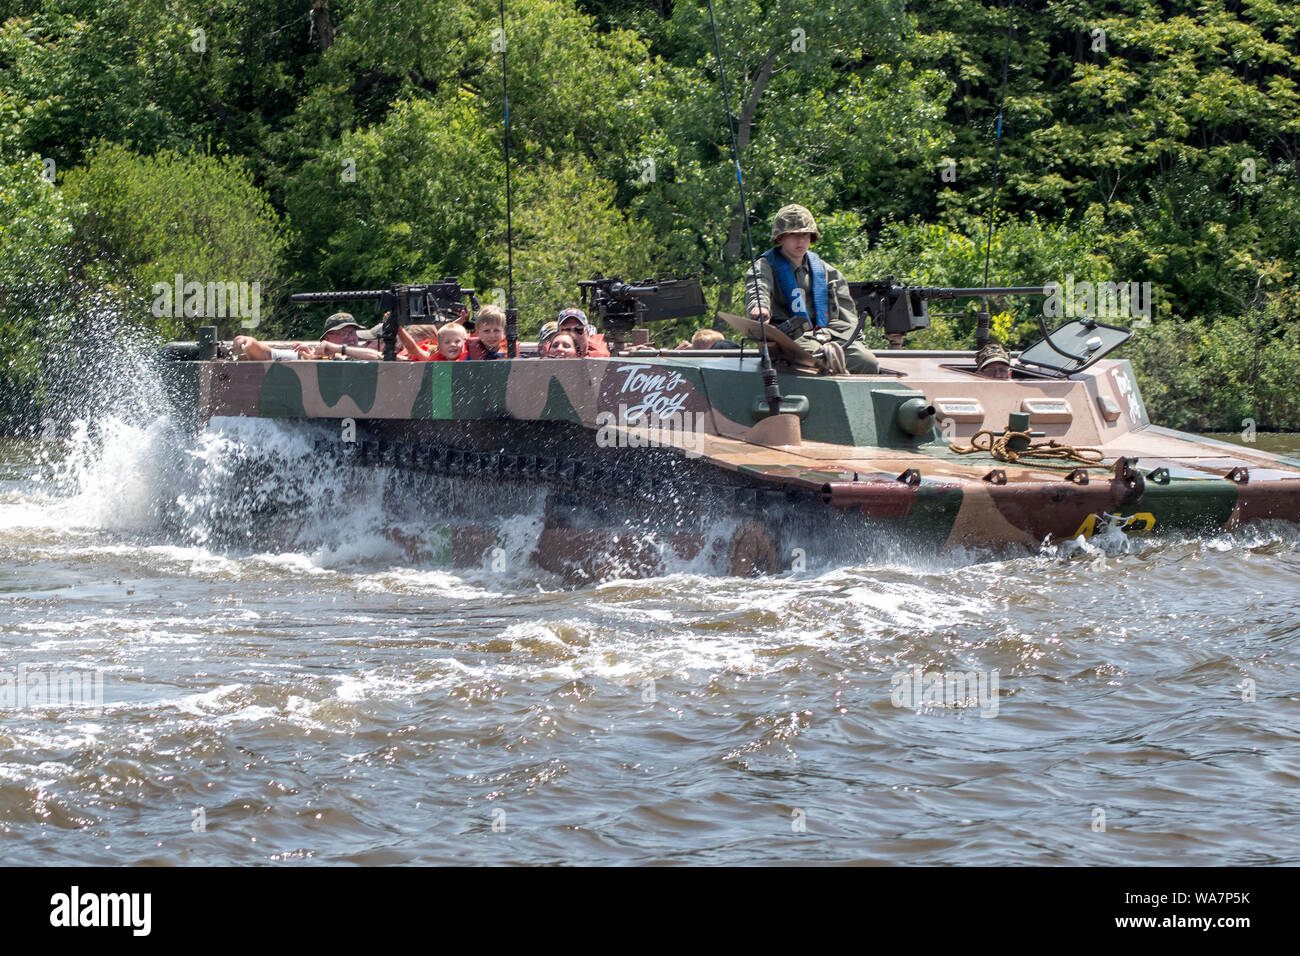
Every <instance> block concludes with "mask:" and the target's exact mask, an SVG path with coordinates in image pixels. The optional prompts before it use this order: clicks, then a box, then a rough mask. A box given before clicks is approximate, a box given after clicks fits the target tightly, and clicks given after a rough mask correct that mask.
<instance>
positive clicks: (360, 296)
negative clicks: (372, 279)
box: [289, 289, 388, 303]
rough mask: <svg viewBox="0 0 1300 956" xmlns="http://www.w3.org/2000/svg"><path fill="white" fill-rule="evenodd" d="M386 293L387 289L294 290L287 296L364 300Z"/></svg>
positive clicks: (293, 299)
mask: <svg viewBox="0 0 1300 956" xmlns="http://www.w3.org/2000/svg"><path fill="white" fill-rule="evenodd" d="M387 294H388V290H387V289H353V290H350V291H347V292H295V293H294V294H293V295H291V296H289V301H290V302H298V303H314V302H365V301H367V300H369V299H381V298H383V297H384V296H385V295H387Z"/></svg>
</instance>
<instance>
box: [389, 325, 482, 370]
mask: <svg viewBox="0 0 1300 956" xmlns="http://www.w3.org/2000/svg"><path fill="white" fill-rule="evenodd" d="M397 337H398V338H400V339H401V340H402V344H403V345H404V346H406V352H407V354H408V355H410V357H411V361H412V362H463V361H465V359H467V358H469V350H468V349H467V348H465V338H466V332H465V326H463V325H461V324H460V323H459V322H448V323H447V324H446V325H444V326H443V327H442V328H440V329H439V330H438V348H437V349H436V350H435V351H433V352H429V351H428V346H429V345H432V343H431V342H427V341H426V342H417V341H415V338H414V337H413V336H412V335H411V333H410V332H408V331H406V329H405V328H401V327H399V328H398V330H397ZM422 345H423V346H424V348H421V346H422Z"/></svg>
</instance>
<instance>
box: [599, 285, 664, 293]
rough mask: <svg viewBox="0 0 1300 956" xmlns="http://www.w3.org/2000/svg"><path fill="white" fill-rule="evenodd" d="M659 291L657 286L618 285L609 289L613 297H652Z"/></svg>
mask: <svg viewBox="0 0 1300 956" xmlns="http://www.w3.org/2000/svg"><path fill="white" fill-rule="evenodd" d="M658 291H659V287H658V286H657V285H623V284H621V283H620V284H618V285H615V286H611V287H610V292H612V293H614V294H615V295H654V294H655V293H656V292H658Z"/></svg>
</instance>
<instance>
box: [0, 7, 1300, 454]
mask: <svg viewBox="0 0 1300 956" xmlns="http://www.w3.org/2000/svg"><path fill="white" fill-rule="evenodd" d="M505 7H506V10H505V29H504V33H503V32H502V31H501V29H500V26H501V25H500V21H499V19H498V17H499V12H498V10H499V8H498V4H497V0H455V2H453V0H425V2H420V3H393V2H391V0H336V2H334V3H333V4H331V3H328V2H326V0H260V2H257V3H253V2H252V0H203V2H198V0H100V2H95V3H91V2H89V0H46V2H43V3H38V2H22V0H0V24H2V26H0V319H3V320H4V321H5V322H6V327H7V329H8V331H9V333H10V334H9V336H8V337H7V338H6V339H5V340H3V341H2V342H0V415H7V416H13V415H16V414H19V413H20V412H21V411H23V410H24V409H25V408H27V407H29V406H30V405H31V403H32V401H33V400H35V401H36V402H38V403H39V401H40V400H41V397H42V394H43V392H42V389H45V388H48V386H49V383H48V382H47V381H46V380H45V379H43V378H42V375H43V374H44V373H43V372H42V363H41V355H42V354H43V353H44V352H46V351H48V350H49V349H50V348H51V343H52V342H53V341H57V340H58V339H57V335H58V334H67V335H75V334H76V329H77V324H76V322H75V321H74V322H71V324H69V318H68V313H69V305H68V303H69V302H76V301H79V300H78V299H77V298H76V297H77V296H81V297H82V298H83V299H84V298H85V297H87V296H91V297H95V296H98V298H97V299H96V301H109V300H111V301H112V302H114V303H116V304H117V307H119V308H122V309H127V310H132V311H133V312H134V313H137V314H139V315H140V316H141V320H142V321H143V322H144V323H145V324H146V325H147V326H148V327H151V328H154V329H155V330H156V332H157V333H158V334H160V335H165V336H170V335H173V334H182V333H186V332H189V331H191V330H192V328H193V327H194V326H195V325H198V324H201V323H202V322H204V321H209V320H206V319H200V318H197V317H191V318H186V317H185V316H184V314H183V313H182V314H180V315H179V316H176V315H173V316H164V317H159V316H156V315H153V314H152V313H151V312H150V311H149V309H148V305H149V303H150V300H151V296H150V286H151V285H152V283H154V282H157V281H167V280H168V279H169V278H170V277H171V276H173V275H174V274H178V273H179V274H183V275H184V276H185V278H186V279H187V280H189V279H193V280H195V281H198V282H200V283H205V282H218V283H221V282H226V283H231V282H234V283H241V282H242V283H251V282H258V283H259V284H260V286H261V287H262V289H263V290H264V291H263V296H262V298H263V302H264V308H265V310H266V316H265V317H264V318H263V320H262V325H263V329H264V331H269V332H274V333H284V334H290V333H296V334H304V333H307V332H308V331H310V330H311V328H312V327H313V326H314V325H316V324H317V323H318V322H319V320H320V315H318V314H316V313H308V312H303V311H299V310H296V309H293V308H291V307H289V306H287V304H286V302H285V293H287V292H288V291H291V290H311V289H327V288H340V287H343V288H358V287H366V288H373V287H376V286H382V285H387V284H389V283H391V282H395V281H428V280H432V279H436V278H440V277H442V276H444V275H457V276H459V277H460V278H461V280H462V282H463V283H464V284H466V285H473V286H474V287H475V288H476V289H478V290H479V291H480V294H481V295H483V296H485V298H487V299H492V298H497V299H499V298H500V297H501V295H502V294H503V293H502V292H501V290H504V289H505V288H506V286H507V284H508V283H507V266H506V242H505V239H506V215H505V213H506V190H505V169H504V166H503V163H502V158H501V149H502V131H503V122H502V120H503V112H504V102H503V89H502V82H501V81H502V74H501V48H502V46H503V45H504V47H505V53H506V55H507V57H508V60H509V64H510V77H509V79H510V85H509V98H510V120H511V122H510V130H511V136H510V142H511V152H512V158H513V160H514V166H513V168H512V175H511V178H512V187H513V209H512V221H513V232H514V239H515V255H514V285H515V291H516V297H517V299H518V302H519V305H520V308H521V313H522V317H523V319H524V320H525V329H526V330H531V329H533V328H535V327H536V325H537V324H538V323H539V322H540V321H544V320H545V319H546V318H548V317H549V316H550V315H553V314H554V311H555V310H556V309H557V308H558V307H560V306H561V305H563V304H569V303H571V302H572V300H573V298H574V296H575V294H576V285H575V282H576V280H577V279H579V278H587V277H590V276H591V275H592V274H593V273H595V272H603V273H605V274H611V273H614V274H619V275H624V276H629V277H639V276H642V275H649V274H653V273H658V274H661V275H668V274H685V273H695V274H698V275H700V276H701V277H702V279H703V280H704V282H705V285H706V288H707V291H708V294H709V296H710V301H711V302H712V303H713V304H716V305H718V306H719V307H722V308H735V301H736V299H737V297H738V296H739V293H740V289H739V284H738V277H739V274H740V270H741V263H742V262H743V260H744V257H745V255H746V246H747V237H746V229H745V226H746V216H745V215H744V214H743V211H742V210H741V208H740V203H739V200H738V197H737V194H736V189H735V170H734V166H733V164H732V160H731V135H732V133H731V130H730V129H729V124H728V118H727V114H726V113H725V112H724V109H723V87H722V78H723V74H720V72H719V70H718V62H717V54H716V52H715V45H714V35H713V31H712V28H711V25H710V22H709V17H708V8H707V6H706V4H705V3H704V2H703V0H676V2H672V0H508V2H507V3H506V5H505ZM714 8H715V10H716V12H717V18H718V28H719V36H718V40H719V43H720V46H721V50H722V60H723V64H724V66H725V78H726V82H727V92H728V94H729V97H730V107H731V114H732V117H733V118H734V130H735V135H736V138H737V141H738V145H739V148H740V151H741V155H742V165H743V169H744V176H745V186H746V190H747V194H748V195H747V198H748V205H749V212H750V214H751V222H752V231H753V241H754V244H755V247H756V248H760V249H761V248H762V247H763V246H764V245H765V244H766V241H767V222H768V221H770V217H771V214H772V213H773V212H774V211H775V210H776V209H777V208H778V207H779V206H781V205H783V204H784V203H786V202H789V201H798V202H802V203H804V204H805V205H808V206H810V207H811V208H812V209H813V210H814V211H815V212H816V213H817V215H818V218H819V222H820V224H821V227H822V230H823V233H824V237H823V241H822V243H821V246H820V248H821V251H822V252H823V254H824V255H825V256H826V257H827V258H828V259H830V260H831V261H832V262H835V263H836V264H838V265H839V266H840V267H841V268H842V269H843V270H844V272H845V273H846V274H847V275H848V276H849V277H850V278H873V277H883V276H884V275H886V274H892V275H894V276H896V277H898V278H900V279H905V280H910V281H914V282H923V283H926V284H951V285H977V284H980V283H982V282H983V281H984V273H985V243H986V240H987V236H988V233H987V229H988V214H989V209H990V205H991V200H992V199H993V189H994V184H995V182H996V190H997V192H996V209H997V214H996V229H995V230H994V232H993V240H992V247H991V250H990V255H989V280H990V282H992V283H994V284H999V283H1015V284H1021V283H1029V282H1036V283H1037V282H1043V283H1045V282H1050V281H1057V282H1062V281H1064V280H1065V279H1066V278H1067V277H1073V278H1074V280H1076V281H1078V282H1083V281H1091V282H1107V281H1113V282H1123V283H1127V282H1149V283H1150V284H1151V288H1152V292H1153V302H1154V308H1153V310H1152V314H1151V321H1150V322H1149V323H1147V322H1145V321H1142V322H1139V323H1138V324H1139V326H1140V327H1139V329H1138V331H1137V333H1136V335H1135V338H1134V340H1133V343H1132V344H1131V345H1129V346H1127V347H1126V351H1125V352H1124V353H1122V354H1126V355H1127V356H1128V357H1129V358H1131V359H1132V360H1133V362H1134V364H1135V367H1136V368H1137V369H1138V371H1139V374H1140V377H1141V379H1142V383H1143V387H1144V390H1145V392H1146V396H1147V400H1148V406H1149V408H1150V410H1151V412H1152V415H1153V417H1155V418H1156V419H1157V420H1160V421H1162V422H1164V423H1167V424H1171V425H1175V426H1181V427H1192V428H1207V427H1218V428H1233V429H1236V428H1240V427H1241V421H1242V420H1243V419H1246V418H1253V419H1255V420H1256V422H1257V423H1258V426H1259V427H1261V428H1285V429H1297V428H1300V376H1298V375H1297V374H1296V373H1295V369H1296V367H1297V365H1298V364H1300V332H1298V331H1297V326H1296V319H1297V313H1298V312H1300V294H1298V293H1297V291H1296V281H1295V273H1296V271H1297V268H1298V267H1300V91H1298V90H1297V87H1296V83H1297V76H1298V73H1300V52H1298V50H1300V48H1298V47H1297V37H1296V31H1297V29H1298V28H1300V8H1297V7H1296V6H1295V5H1291V4H1284V3H1281V2H1278V0H1196V2H1192V0H1098V2H1084V0H1026V2H1020V3H1017V5H1016V8H1015V29H1014V31H1013V32H1012V34H1011V38H1010V43H1009V45H1008V34H1007V13H1008V9H1007V4H1006V3H992V2H979V0H923V2H913V3H906V2H903V0H814V2H805V3H794V2H791V0H715V2H714ZM1008 50H1009V56H1006V63H1007V83H1006V98H1005V112H1004V117H1003V122H1002V127H1001V133H1002V135H1001V139H1000V142H998V143H997V144H996V147H995V139H996V131H997V115H998V103H999V97H1000V92H1001V85H1002V70H1003V63H1004V55H1005V54H1007V52H1008ZM995 155H996V156H997V161H998V176H997V177H996V180H995V177H994V176H993V162H994V157H995ZM105 296H107V298H105ZM997 305H998V309H999V311H1000V314H999V315H998V316H997V317H996V320H995V325H996V328H997V331H998V332H999V334H1000V335H1001V336H1002V337H1003V338H1004V339H1005V340H1006V342H1007V344H1008V345H1011V346H1016V345H1020V344H1023V343H1025V342H1026V341H1027V340H1028V339H1029V338H1030V337H1032V336H1034V335H1035V334H1036V333H1035V331H1034V330H1035V323H1034V321H1033V317H1034V316H1035V315H1037V314H1038V312H1039V311H1040V309H1041V306H1042V301H1041V300H1035V299H1015V300H1004V301H1000V302H998V304H997ZM82 310H83V311H84V307H82ZM74 311H75V308H74ZM1118 321H1120V322H1122V323H1127V322H1129V321H1132V317H1131V316H1125V317H1123V318H1121V319H1119V320H1118ZM971 322H972V320H971V319H970V318H956V319H950V320H937V321H936V322H935V326H934V328H932V329H931V330H929V331H928V332H926V333H923V334H921V335H917V336H914V337H912V338H910V339H909V343H908V344H909V345H913V346H928V347H941V346H962V345H965V344H967V343H969V341H970V327H971ZM229 324H230V323H228V322H227V323H224V325H226V326H228V325H229ZM58 330H63V333H59V332H58ZM685 330H686V329H685V328H684V327H683V328H674V329H672V330H670V332H671V334H674V335H675V334H679V333H681V332H683V331H685ZM231 331H232V329H231V328H229V327H223V332H225V333H226V334H230V333H231ZM871 334H872V335H873V336H874V335H875V333H874V331H873V332H872V333H871ZM872 342H873V344H875V343H876V342H877V340H876V339H874V338H873V339H872Z"/></svg>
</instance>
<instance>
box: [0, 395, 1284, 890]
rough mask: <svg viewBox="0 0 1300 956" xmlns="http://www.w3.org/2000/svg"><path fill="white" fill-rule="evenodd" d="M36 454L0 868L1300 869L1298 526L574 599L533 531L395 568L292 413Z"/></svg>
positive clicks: (923, 557) (27, 474)
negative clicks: (194, 434) (195, 432)
mask: <svg viewBox="0 0 1300 956" xmlns="http://www.w3.org/2000/svg"><path fill="white" fill-rule="evenodd" d="M1259 437H1260V439H1261V440H1267V441H1277V442H1280V443H1281V445H1280V447H1283V448H1289V449H1290V450H1293V451H1300V447H1297V446H1300V442H1297V441H1296V436H1289V437H1287V436H1284V437H1282V438H1280V439H1274V438H1269V437H1268V436H1259ZM52 438H53V440H49V441H43V442H42V441H7V442H4V443H0V613H2V615H3V618H2V620H3V628H2V633H0V681H3V683H0V694H3V693H7V694H8V697H7V699H6V700H4V701H3V709H0V833H2V834H3V835H2V836H0V840H2V841H3V846H4V851H5V852H4V857H5V861H6V862H7V863H10V864H40V863H52V862H62V863H93V864H121V863H129V864H140V863H158V864H201V863H215V864H247V863H262V864H316V863H354V864H378V863H570V864H582V863H623V864H640V863H658V862H668V863H737V864H745V863H767V862H804V863H813V862H870V863H908V864H935V863H944V864H1018V863H1071V864H1171V865H1172V864H1178V865H1186V864H1250V863H1296V862H1300V809H1298V808H1297V802H1296V800H1295V793H1296V788H1297V786H1298V785H1300V695H1298V694H1297V690H1296V679H1297V667H1298V666H1300V533H1298V532H1297V530H1296V529H1295V528H1292V527H1287V526H1280V527H1262V528H1248V529H1244V530H1241V531H1238V532H1236V533H1232V534H1221V535H1217V536H1212V537H1202V538H1188V537H1173V538H1156V539H1151V540H1148V541H1144V542H1141V543H1139V544H1138V547H1137V550H1136V552H1134V553H1128V554H1123V553H1117V554H1107V553H1105V552H1103V551H1100V550H1089V551H1086V552H1084V553H1080V554H1075V555H1074V556H1072V557H1071V558H1069V559H1065V558H1064V557H1062V556H1058V555H1055V554H1051V553H1044V554H1030V553H1024V554H1010V555H1005V554H1004V555H997V556H994V555H982V554H955V555H942V556H935V555H927V554H912V553H909V552H908V551H907V549H906V548H904V547H898V546H895V545H890V546H882V548H881V553H880V554H879V556H878V558H877V559H874V560H872V561H871V562H869V563H861V564H856V565H853V566H824V567H809V568H807V569H806V570H804V571H802V572H800V573H792V574H784V575H779V576H775V577H769V578H764V579H759V580H743V579H736V578H725V577H717V576H712V575H708V574H703V573H700V569H698V568H694V567H679V568H674V569H672V571H671V573H669V574H667V575H665V576H663V577H659V578H653V579H649V580H638V581H632V580H613V581H607V582H604V583H600V584H596V585H590V586H586V587H581V588H575V587H572V586H566V585H564V584H563V583H562V582H560V581H557V580H555V579H552V578H550V577H549V576H548V575H546V574H545V573H543V572H541V571H537V570H529V569H528V567H527V566H526V565H525V563H524V562H523V560H522V556H523V555H524V554H526V552H527V549H528V547H529V544H530V542H531V541H532V540H535V536H536V532H537V524H538V522H537V521H533V522H530V521H529V520H525V519H516V520H515V521H514V523H513V526H512V527H511V528H508V529H503V530H504V531H505V532H506V535H507V537H508V538H509V540H510V541H511V548H510V549H508V550H509V551H510V554H509V555H508V557H509V560H508V561H506V562H503V563H502V565H501V566H492V567H489V566H485V567H484V568H483V569H481V570H472V571H457V572H453V571H450V570H447V569H444V568H442V567H439V566H438V565H437V564H436V562H430V561H426V562H423V563H421V562H416V563H412V562H411V561H410V560H408V559H407V558H406V555H405V552H404V550H403V545H402V543H401V541H400V539H397V538H395V537H394V536H393V535H391V534H389V533H385V530H384V526H383V523H384V518H383V514H382V507H381V506H379V505H377V504H376V502H375V496H374V495H368V494H367V492H366V489H367V487H369V486H368V485H366V484H365V483H364V482H373V481H376V480H382V476H379V477H378V478H376V477H375V476H373V475H372V476H370V477H368V478H364V479H362V478H358V477H357V476H351V477H348V476H342V475H340V474H338V473H335V472H322V471H320V470H318V469H315V468H312V467H307V466H305V465H304V464H303V462H305V461H306V460H307V459H308V458H309V448H310V442H309V441H307V440H306V439H304V438H302V437H301V436H298V435H295V434H292V433H290V432H287V431H285V430H284V429H283V428H282V427H281V426H279V425H277V424H275V423H272V422H250V421H233V420H226V421H222V420H216V421H214V422H213V424H212V425H211V426H210V428H209V429H208V431H207V432H205V433H204V434H202V435H200V436H199V437H198V438H197V439H194V440H187V441H185V442H183V443H182V442H178V440H177V439H176V438H175V437H174V436H172V435H171V434H170V433H169V432H168V429H167V423H166V422H165V421H160V420H153V421H147V422H146V423H145V424H138V423H132V422H131V421H129V420H128V419H127V418H123V419H121V420H119V419H111V420H109V421H107V422H101V423H100V424H99V425H98V426H97V427H96V428H93V429H91V430H89V431H87V429H86V428H85V427H84V426H78V427H76V428H74V429H72V430H71V431H67V430H64V431H63V432H62V433H61V434H59V435H55V436H52ZM250 474H251V475H254V476H256V477H255V480H254V481H253V482H252V483H249V482H248V479H247V476H248V475H250ZM241 482H242V484H241ZM358 482H362V484H361V485H360V486H358ZM241 488H242V489H244V490H243V491H232V489H241ZM430 509H431V511H433V512H436V510H437V502H436V501H435V502H430ZM286 517H287V520H286ZM538 517H539V518H540V514H539V516H538ZM958 673H960V674H962V675H967V674H969V675H970V679H969V682H968V683H966V684H965V685H964V689H963V688H962V687H958V686H957V685H955V684H952V683H951V681H950V686H944V685H941V684H939V685H936V684H935V683H934V681H933V679H932V678H933V675H935V674H948V675H949V676H950V677H951V676H952V675H954V674H958ZM69 675H73V676H75V677H77V678H78V679H82V678H84V679H85V683H83V684H71V683H69ZM56 687H57V688H59V689H57V690H56ZM78 694H81V695H82V696H78Z"/></svg>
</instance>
